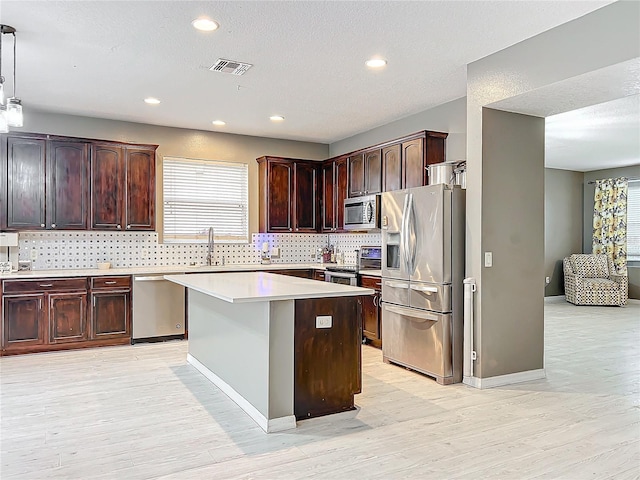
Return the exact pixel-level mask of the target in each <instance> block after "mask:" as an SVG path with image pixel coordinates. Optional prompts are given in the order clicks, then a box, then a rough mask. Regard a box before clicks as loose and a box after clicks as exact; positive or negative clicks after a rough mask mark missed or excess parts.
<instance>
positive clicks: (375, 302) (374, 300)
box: [373, 295, 378, 307]
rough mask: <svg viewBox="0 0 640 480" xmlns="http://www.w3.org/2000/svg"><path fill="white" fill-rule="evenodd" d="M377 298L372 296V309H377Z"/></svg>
mask: <svg viewBox="0 0 640 480" xmlns="http://www.w3.org/2000/svg"><path fill="white" fill-rule="evenodd" d="M377 298H378V296H377V295H374V296H373V306H374V307H377V306H378V302H377V301H376V300H377Z"/></svg>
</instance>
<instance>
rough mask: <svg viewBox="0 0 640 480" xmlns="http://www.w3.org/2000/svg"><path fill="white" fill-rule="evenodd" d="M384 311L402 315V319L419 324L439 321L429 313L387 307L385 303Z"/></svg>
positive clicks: (412, 309) (391, 306)
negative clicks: (405, 318) (410, 319)
mask: <svg viewBox="0 0 640 480" xmlns="http://www.w3.org/2000/svg"><path fill="white" fill-rule="evenodd" d="M384 309H385V310H387V311H388V312H391V313H397V314H398V315H402V316H403V317H410V318H412V319H418V321H420V322H426V321H431V322H437V321H438V320H439V319H438V316H437V315H433V314H431V313H429V312H423V311H421V310H416V309H414V308H405V307H398V306H396V305H389V304H388V303H385V304H384ZM414 321H415V320H414Z"/></svg>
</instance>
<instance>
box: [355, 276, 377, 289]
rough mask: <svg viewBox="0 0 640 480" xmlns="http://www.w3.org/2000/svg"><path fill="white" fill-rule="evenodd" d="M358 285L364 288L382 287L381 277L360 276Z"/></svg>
mask: <svg viewBox="0 0 640 480" xmlns="http://www.w3.org/2000/svg"><path fill="white" fill-rule="evenodd" d="M360 286H361V287H365V288H373V289H375V290H381V289H382V279H381V278H380V277H365V276H364V275H363V276H361V277H360Z"/></svg>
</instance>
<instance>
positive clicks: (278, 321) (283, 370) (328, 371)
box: [165, 272, 373, 433]
mask: <svg viewBox="0 0 640 480" xmlns="http://www.w3.org/2000/svg"><path fill="white" fill-rule="evenodd" d="M165 278H166V279H168V280H170V281H173V282H175V283H178V284H180V285H183V286H185V287H187V288H188V289H189V304H188V309H189V354H188V356H187V360H188V362H189V363H191V365H193V366H194V367H195V368H196V369H198V370H199V371H200V372H201V373H202V374H203V375H205V376H206V377H207V378H208V379H209V380H210V381H211V382H212V383H214V384H215V385H216V386H217V387H218V388H220V389H221V390H222V391H223V392H224V393H225V394H227V395H228V396H229V397H230V398H231V399H232V400H233V401H234V402H236V403H237V404H238V405H239V406H240V407H241V408H242V409H243V410H244V411H245V412H246V413H247V414H248V415H249V416H250V417H251V418H252V419H253V420H254V421H255V422H256V423H257V424H258V425H259V426H260V427H261V428H262V429H263V430H264V431H265V432H267V433H271V432H277V431H282V430H288V429H292V428H295V427H296V419H298V420H301V419H304V418H312V417H317V416H321V415H328V414H332V413H339V412H344V411H347V410H351V409H353V408H355V405H354V395H355V394H356V393H359V392H360V391H361V360H360V353H361V352H360V350H361V338H362V321H361V318H362V317H361V311H362V309H361V304H362V301H361V300H362V297H361V296H362V295H371V294H373V290H371V289H365V288H360V287H352V286H346V285H338V284H333V283H323V282H317V281H314V280H308V279H303V278H295V277H287V276H283V275H274V274H270V273H264V272H242V273H222V274H196V275H167V276H165Z"/></svg>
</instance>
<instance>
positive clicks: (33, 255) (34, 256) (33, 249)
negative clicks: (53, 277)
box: [30, 248, 38, 261]
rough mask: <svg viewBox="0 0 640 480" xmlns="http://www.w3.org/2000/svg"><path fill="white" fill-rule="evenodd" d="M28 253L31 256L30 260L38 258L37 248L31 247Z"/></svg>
mask: <svg viewBox="0 0 640 480" xmlns="http://www.w3.org/2000/svg"><path fill="white" fill-rule="evenodd" d="M30 255H31V257H30V258H31V261H35V260H37V259H38V250H36V249H35V248H32V249H31V252H30Z"/></svg>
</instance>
